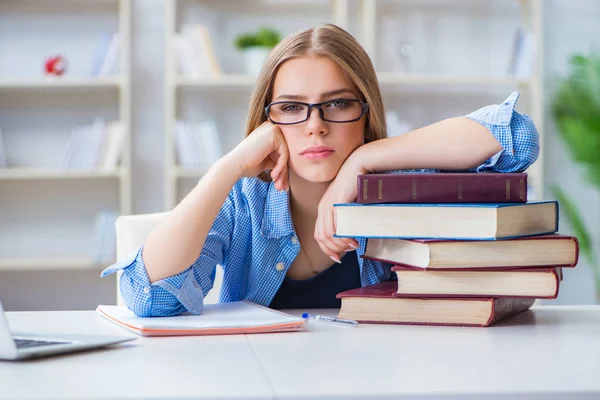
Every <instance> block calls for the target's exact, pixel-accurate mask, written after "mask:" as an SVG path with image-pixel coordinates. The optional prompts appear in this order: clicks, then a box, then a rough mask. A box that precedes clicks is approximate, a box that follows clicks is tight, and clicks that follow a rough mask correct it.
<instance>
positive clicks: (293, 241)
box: [292, 236, 298, 244]
mask: <svg viewBox="0 0 600 400" xmlns="http://www.w3.org/2000/svg"><path fill="white" fill-rule="evenodd" d="M292 243H293V244H298V238H297V237H296V236H292Z"/></svg>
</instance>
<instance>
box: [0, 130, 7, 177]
mask: <svg viewBox="0 0 600 400" xmlns="http://www.w3.org/2000/svg"><path fill="white" fill-rule="evenodd" d="M7 167H8V162H7V161H6V150H5V147H4V138H3V136H2V127H1V126H0V168H7Z"/></svg>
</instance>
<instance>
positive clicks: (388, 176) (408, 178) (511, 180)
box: [356, 172, 527, 204]
mask: <svg viewBox="0 0 600 400" xmlns="http://www.w3.org/2000/svg"><path fill="white" fill-rule="evenodd" d="M357 179H358V193H357V200H356V201H357V202H358V203H361V204H377V203H525V202H526V201H527V174H525V173H492V172H489V173H454V172H439V173H421V172H391V173H384V174H364V175H359V176H358V177H357Z"/></svg>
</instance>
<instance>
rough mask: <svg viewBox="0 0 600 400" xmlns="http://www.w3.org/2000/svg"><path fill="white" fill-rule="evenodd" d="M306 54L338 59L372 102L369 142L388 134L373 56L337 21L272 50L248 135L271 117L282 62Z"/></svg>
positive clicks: (265, 176) (253, 100)
mask: <svg viewBox="0 0 600 400" xmlns="http://www.w3.org/2000/svg"><path fill="white" fill-rule="evenodd" d="M302 56H325V57H329V58H330V59H332V60H333V61H335V62H337V63H338V64H339V66H340V67H341V68H342V71H344V74H346V76H347V77H348V78H349V79H350V82H351V83H352V85H353V86H354V89H355V90H356V91H357V92H358V93H357V94H358V95H359V97H360V99H361V100H362V101H365V102H367V103H368V104H369V112H368V113H367V116H366V122H365V143H369V142H372V141H374V140H378V139H383V138H386V137H387V130H386V126H385V111H384V108H383V100H382V98H381V92H380V91H379V83H378V82H377V75H376V74H375V69H374V68H373V64H372V63H371V59H370V58H369V56H368V55H367V53H366V52H365V50H364V49H363V48H362V46H361V45H360V44H359V43H358V41H357V40H356V39H355V38H354V37H353V36H352V35H350V34H349V33H348V32H346V31H345V30H343V29H342V28H340V27H338V26H336V25H333V24H325V25H321V26H319V27H316V28H309V29H306V30H304V31H301V32H299V33H296V34H294V35H290V36H288V37H286V38H285V39H283V40H282V41H281V43H279V44H278V45H277V46H276V47H275V48H274V49H273V51H271V54H270V55H269V58H268V59H267V60H266V61H265V64H264V65H263V68H262V70H261V72H260V74H259V76H258V80H257V83H256V86H255V87H254V91H253V92H252V96H251V98H250V107H249V110H248V119H247V122H246V136H248V135H250V133H252V132H253V131H254V130H255V129H256V128H258V127H259V126H260V125H261V124H262V123H263V122H265V121H266V120H267V117H266V115H265V107H266V106H267V105H268V104H269V102H270V101H271V98H272V96H273V83H274V81H275V76H276V74H277V70H278V69H279V67H280V66H281V64H283V63H284V62H285V61H287V60H290V59H292V58H296V57H302ZM259 178H260V179H261V180H264V181H270V180H271V178H270V177H269V175H268V174H267V173H264V172H263V173H261V174H260V175H259Z"/></svg>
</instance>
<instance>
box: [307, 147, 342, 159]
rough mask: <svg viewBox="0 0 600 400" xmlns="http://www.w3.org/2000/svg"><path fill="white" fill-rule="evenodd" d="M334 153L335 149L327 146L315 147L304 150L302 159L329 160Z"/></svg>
mask: <svg viewBox="0 0 600 400" xmlns="http://www.w3.org/2000/svg"><path fill="white" fill-rule="evenodd" d="M333 153H334V151H333V149H331V148H329V147H327V146H313V147H309V148H308V149H306V150H304V151H303V152H302V153H300V155H301V156H302V157H305V158H308V159H311V160H319V159H323V158H327V157H329V156H331V155H332V154H333Z"/></svg>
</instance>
